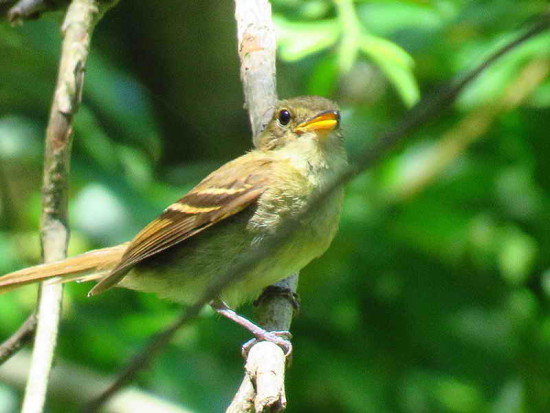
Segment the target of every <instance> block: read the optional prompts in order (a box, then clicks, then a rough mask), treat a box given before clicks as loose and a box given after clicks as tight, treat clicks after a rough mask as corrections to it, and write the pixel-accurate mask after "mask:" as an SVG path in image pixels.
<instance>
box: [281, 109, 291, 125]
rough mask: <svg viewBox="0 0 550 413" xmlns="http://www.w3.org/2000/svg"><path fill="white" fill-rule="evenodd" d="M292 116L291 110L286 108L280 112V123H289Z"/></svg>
mask: <svg viewBox="0 0 550 413" xmlns="http://www.w3.org/2000/svg"><path fill="white" fill-rule="evenodd" d="M291 118H292V116H291V114H290V112H289V111H288V110H286V109H283V110H281V111H280V112H279V123H280V124H281V125H283V126H284V125H288V123H289V122H290V119H291Z"/></svg>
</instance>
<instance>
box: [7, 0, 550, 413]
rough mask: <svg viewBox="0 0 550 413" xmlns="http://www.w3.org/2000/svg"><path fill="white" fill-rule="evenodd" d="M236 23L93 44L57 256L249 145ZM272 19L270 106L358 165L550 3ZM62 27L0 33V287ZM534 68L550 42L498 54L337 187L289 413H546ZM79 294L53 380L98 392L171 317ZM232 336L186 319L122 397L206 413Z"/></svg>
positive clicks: (139, 298) (216, 7)
mask: <svg viewBox="0 0 550 413" xmlns="http://www.w3.org/2000/svg"><path fill="white" fill-rule="evenodd" d="M233 7H234V5H233V2H231V1H224V0H204V1H190V0H187V1H176V0H165V1H162V2H153V1H139V2H138V1H121V2H120V4H119V5H118V6H117V7H116V8H114V9H113V10H111V11H110V12H109V13H108V14H107V15H106V17H105V18H104V20H103V21H102V22H101V23H100V25H99V26H98V28H97V31H96V35H95V37H94V39H93V47H92V54H91V57H90V62H89V66H88V68H87V72H86V83H85V92H84V101H83V105H82V109H81V110H80V112H79V114H78V116H77V117H76V120H75V134H74V145H73V158H72V176H71V191H70V193H71V202H70V210H71V211H70V214H71V226H72V238H71V248H70V253H71V254H76V253H79V252H83V251H86V250H88V249H90V248H96V247H102V246H108V245H112V244H115V243H118V242H121V241H125V240H127V239H129V238H131V237H132V236H133V235H134V234H135V233H136V232H137V231H138V230H139V229H140V228H141V227H142V226H143V225H145V224H146V223H147V222H148V221H149V220H151V219H153V218H154V217H155V216H156V215H157V214H159V212H160V211H162V209H163V208H164V207H165V206H166V205H167V204H169V203H170V202H172V201H174V200H176V199H178V198H179V197H180V196H181V195H182V194H184V193H185V191H186V190H188V189H190V188H191V187H192V186H193V185H194V184H195V183H197V182H198V181H199V180H200V179H201V178H202V177H203V176H204V175H205V174H207V173H208V172H209V171H211V170H212V169H214V168H215V167H217V166H219V165H221V164H223V163H224V162H226V161H228V160H230V159H232V158H233V157H236V156H238V155H240V154H242V153H243V152H244V151H246V150H247V149H248V148H250V146H251V137H250V132H249V127H248V124H247V122H248V120H247V115H246V112H245V111H244V109H243V98H242V89H241V85H240V81H239V72H238V70H239V69H238V57H237V52H236V27H235V22H234V19H233ZM273 9H274V14H275V18H276V22H277V27H278V30H279V33H278V34H279V46H280V47H279V60H278V88H279V94H280V96H282V97H290V96H294V95H301V94H320V95H324V96H327V97H331V98H334V99H335V100H337V101H338V102H339V103H340V104H341V106H342V109H343V127H344V131H345V136H346V139H347V146H348V148H349V150H350V153H351V154H352V155H353V154H356V153H357V152H358V151H359V150H361V149H362V148H365V147H368V146H369V145H371V144H372V143H374V142H375V141H376V139H377V137H378V136H379V135H380V132H382V131H385V130H387V129H388V128H391V127H392V125H395V124H396V122H398V120H399V119H400V118H401V117H402V115H403V113H404V112H405V111H406V109H407V107H409V106H411V105H412V104H413V103H414V102H415V101H416V100H417V99H418V98H419V96H424V95H427V94H430V93H432V92H433V91H435V90H437V88H438V87H440V86H441V85H443V84H444V83H445V82H446V81H447V80H449V79H451V78H453V77H454V76H456V75H457V74H458V73H461V72H464V71H465V70H467V69H468V68H471V67H473V66H474V65H475V64H477V63H478V62H480V61H481V60H482V59H483V58H484V57H486V56H487V55H488V54H489V53H490V52H491V51H493V50H495V49H496V48H497V47H499V46H500V45H502V44H503V43H504V42H506V41H507V40H509V39H511V38H512V37H513V36H514V35H516V34H517V33H519V32H520V31H521V30H522V29H523V28H524V27H525V25H526V24H528V23H529V22H530V21H532V17H533V16H536V15H537V14H542V13H543V12H544V11H545V10H547V2H546V1H544V0H522V1H517V0H476V1H473V0H416V1H415V0H364V1H355V2H352V1H351V0H338V1H329V0H310V1H300V0H273ZM61 19H62V14H61V13H53V14H48V15H45V16H43V17H42V18H41V19H39V20H36V21H31V22H27V23H25V24H24V25H23V26H19V27H10V26H9V25H8V24H6V23H5V22H2V23H1V24H0V257H1V259H0V273H5V272H9V271H13V270H16V269H19V268H21V267H24V266H27V265H30V264H34V263H36V262H38V260H39V254H40V251H39V243H38V236H37V228H38V225H39V216H40V189H39V188H40V179H41V172H42V171H41V162H42V150H43V136H44V129H45V125H46V121H47V116H48V109H49V104H50V102H51V97H52V92H53V87H54V83H55V77H56V71H57V61H58V57H59V49H60V37H59V24H60V21H61ZM549 59H550V35H548V34H545V35H541V36H538V37H537V38H535V39H532V40H530V41H529V42H527V43H526V44H524V45H523V46H521V47H519V48H517V49H516V50H514V51H513V52H511V53H509V54H508V55H506V56H505V57H504V58H503V59H502V60H501V61H500V62H499V63H497V64H495V65H494V67H492V68H491V69H490V70H488V71H487V72H486V73H485V74H483V75H482V76H481V77H480V78H479V79H477V80H476V81H475V82H474V83H473V84H472V85H471V86H470V87H469V88H468V89H467V90H466V92H465V93H464V94H463V95H462V96H461V97H460V99H459V101H458V103H457V104H456V105H455V106H454V107H453V108H452V109H451V110H448V111H445V112H444V113H443V114H442V116H440V117H439V118H438V120H437V121H434V122H431V123H430V124H429V125H427V126H425V127H424V128H422V130H421V131H420V132H418V133H417V134H416V135H414V136H410V137H408V138H407V140H406V142H405V144H404V145H401V146H400V147H398V148H395V149H394V150H393V151H392V152H391V153H389V154H388V155H387V156H385V157H384V158H383V159H382V160H381V161H380V162H379V163H377V165H376V166H375V167H373V168H371V169H370V170H368V171H367V172H365V173H363V174H361V175H360V176H359V177H357V178H356V179H354V180H353V182H352V183H351V184H349V185H348V187H347V195H346V202H345V208H344V213H343V217H342V222H341V226H340V232H339V234H338V236H337V238H336V239H335V241H334V243H333V245H332V247H331V249H330V250H329V252H327V254H325V255H324V256H323V257H322V258H320V259H318V260H317V261H315V262H314V263H312V264H311V265H310V266H309V267H308V268H306V269H305V270H304V271H303V274H302V277H301V285H300V289H299V291H300V294H301V297H302V308H301V312H300V314H299V316H298V317H297V318H296V319H295V322H294V325H293V329H292V330H293V333H294V336H295V338H294V340H293V342H294V346H295V354H294V360H293V364H292V367H291V368H290V369H289V371H288V376H287V391H288V399H289V409H288V410H289V411H291V412H304V411H319V412H340V411H341V412H414V413H416V412H456V413H466V412H499V413H501V412H544V411H550V314H549V299H550V256H549V251H550V163H549V162H548V159H550V136H549V131H550V112H549V110H548V108H549V106H550V81H549V80H548V77H547V76H545V73H546V74H547V73H548V71H547V69H548V65H549ZM545 70H546V72H545ZM89 288H90V287H89V285H68V286H67V288H66V294H65V302H64V317H63V322H62V326H61V335H60V337H59V347H58V359H59V360H60V361H59V362H60V363H62V362H71V363H73V364H74V365H76V366H82V367H83V368H86V369H89V370H92V371H94V372H96V373H97V374H100V375H102V376H104V377H109V376H110V375H112V374H114V373H115V372H117V371H118V370H119V369H120V367H121V366H122V365H123V363H124V361H125V360H127V358H128V357H129V356H130V355H132V354H134V352H135V351H137V350H138V349H139V348H140V346H141V345H142V344H143V343H144V342H145V341H146V340H147V339H148V338H149V337H150V336H151V335H152V334H154V333H155V332H156V331H158V330H159V329H161V328H162V327H163V326H165V325H166V324H167V323H168V322H169V321H170V320H172V319H174V318H175V317H176V315H177V314H178V313H179V311H180V309H179V308H178V306H177V305H174V304H171V303H167V302H163V301H160V300H159V299H157V298H156V297H154V296H149V295H145V294H137V293H134V292H129V291H123V290H120V291H118V290H117V291H115V292H111V293H109V294H105V295H102V296H100V297H97V298H95V297H94V298H93V299H88V298H86V292H87V291H88V289H89ZM35 296H36V292H35V288H34V287H27V288H24V289H21V290H20V291H16V292H12V293H9V294H6V295H3V296H2V297H0V339H4V338H6V337H8V336H9V335H10V334H11V333H12V332H13V331H14V330H15V329H16V328H17V327H18V326H19V324H20V323H21V322H22V321H23V320H24V319H25V318H26V316H27V315H28V314H29V313H30V312H31V311H32V308H33V306H34V302H35ZM242 312H243V313H244V314H245V315H252V309H251V308H250V307H246V308H243V309H242ZM246 339H248V336H247V334H246V333H245V332H244V331H241V329H240V328H238V327H236V326H234V325H232V324H231V323H229V322H228V321H226V320H221V319H219V318H218V317H215V316H213V315H212V314H211V313H209V312H205V314H204V316H203V317H201V319H200V320H198V321H197V322H195V323H194V324H193V325H191V326H189V327H187V328H185V329H183V330H182V331H181V332H180V333H179V334H178V336H177V338H176V340H175V341H174V342H173V343H172V344H171V345H170V346H169V347H168V348H167V350H166V351H165V352H164V353H163V354H162V356H161V357H160V358H159V359H158V360H157V361H156V362H155V364H154V366H152V368H151V369H150V370H149V371H147V372H146V373H144V374H142V375H141V376H140V379H139V381H138V384H139V386H140V387H142V388H144V389H147V390H148V391H151V392H153V393H155V394H157V395H159V396H160V397H162V398H165V399H166V400H168V401H170V402H172V403H174V404H175V405H179V406H183V407H185V408H188V409H190V410H191V411H196V412H218V411H221V410H223V409H224V407H225V406H226V405H227V404H228V403H229V401H230V399H231V397H232V395H233V394H234V392H235V391H236V389H237V386H238V385H239V383H240V380H241V377H242V360H241V357H240V345H241V343H242V342H244V341H245V340H246ZM21 394H22V390H21V388H15V387H10V386H8V385H6V384H1V383H0V412H2V413H4V412H11V411H17V410H18V407H17V406H18V405H19V402H20V397H21ZM60 394H61V395H60ZM74 399H75V397H74V395H72V396H70V397H68V396H63V395H62V392H59V391H52V397H51V399H50V402H49V409H48V411H51V412H62V411H63V412H65V411H71V410H74V409H75V408H76V405H75V404H74Z"/></svg>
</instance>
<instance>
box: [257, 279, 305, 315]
mask: <svg viewBox="0 0 550 413" xmlns="http://www.w3.org/2000/svg"><path fill="white" fill-rule="evenodd" d="M271 297H283V298H286V299H287V300H288V302H289V303H290V305H292V308H293V309H294V315H296V314H298V313H299V312H300V296H299V295H298V293H297V292H294V291H292V290H291V289H290V288H288V287H282V286H280V285H276V284H273V285H270V286H269V287H266V288H264V290H263V291H262V293H261V294H260V296H259V297H258V298H257V299H256V301H254V303H253V304H254V305H255V306H259V305H262V304H263V303H264V301H266V300H269V299H270V298H271Z"/></svg>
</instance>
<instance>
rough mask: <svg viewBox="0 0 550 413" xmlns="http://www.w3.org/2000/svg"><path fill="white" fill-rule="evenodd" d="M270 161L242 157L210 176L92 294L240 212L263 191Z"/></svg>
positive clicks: (139, 239)
mask: <svg viewBox="0 0 550 413" xmlns="http://www.w3.org/2000/svg"><path fill="white" fill-rule="evenodd" d="M271 165H272V163H271V161H270V160H269V159H265V158H257V157H256V158H254V157H250V158H248V159H247V158H246V157H244V158H239V162H236V161H232V162H229V163H227V164H225V165H224V166H222V167H221V168H219V169H218V170H216V171H214V172H213V173H211V174H210V175H209V176H207V177H206V178H205V179H204V180H203V181H202V182H201V183H199V184H198V185H197V186H196V187H195V188H193V189H192V190H191V191H190V192H189V193H187V195H185V196H184V197H183V198H181V199H180V200H179V201H177V202H175V203H173V204H172V205H170V206H169V207H168V208H166V209H165V210H164V212H163V213H162V214H161V215H160V216H159V217H158V218H157V219H155V220H154V221H152V222H151V223H150V224H149V225H147V226H146V227H145V228H144V229H143V230H141V231H140V232H139V233H138V234H137V235H136V237H135V238H134V239H133V240H132V242H131V243H130V245H129V246H128V249H127V250H126V252H125V253H124V255H123V257H122V259H121V260H120V262H119V263H118V265H117V266H116V267H115V268H114V269H113V271H112V272H111V273H110V274H109V275H108V276H107V277H105V278H104V279H103V280H101V281H100V282H99V283H98V284H97V285H96V286H95V287H94V288H93V289H92V290H91V291H90V293H89V295H96V294H99V293H102V292H103V291H106V290H107V289H109V288H111V287H113V286H114V285H115V284H117V283H118V282H119V281H120V280H122V278H124V276H125V275H126V274H127V273H128V271H130V269H131V268H132V267H133V266H135V265H136V264H137V263H139V262H141V261H143V260H145V259H147V258H149V257H151V256H153V255H155V254H158V253H159V252H162V251H164V250H166V249H168V248H170V247H172V246H174V245H176V244H178V243H180V242H182V241H184V240H186V239H188V238H190V237H192V236H193V235H196V234H198V233H200V232H202V231H204V230H205V229H207V228H209V227H211V226H213V225H215V224H216V223H218V222H220V221H222V220H224V219H225V218H228V217H230V216H232V215H235V214H237V213H238V212H241V211H242V210H244V209H245V208H247V207H248V206H250V205H251V204H253V203H254V202H255V201H256V200H257V199H258V197H259V196H260V195H261V194H262V193H263V192H264V190H265V189H266V186H267V185H268V179H269V176H270V170H271Z"/></svg>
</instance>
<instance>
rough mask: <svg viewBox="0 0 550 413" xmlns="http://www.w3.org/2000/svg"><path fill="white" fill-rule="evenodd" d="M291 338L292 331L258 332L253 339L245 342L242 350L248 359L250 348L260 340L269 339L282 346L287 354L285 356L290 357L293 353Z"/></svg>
mask: <svg viewBox="0 0 550 413" xmlns="http://www.w3.org/2000/svg"><path fill="white" fill-rule="evenodd" d="M291 338H292V334H291V333H290V331H265V332H263V333H261V334H257V335H256V338H253V339H252V340H249V341H247V342H246V343H244V344H243V346H242V350H241V352H242V355H243V357H244V359H245V360H246V359H247V357H248V353H249V352H250V349H251V348H252V347H253V346H254V345H255V344H256V343H259V342H260V341H269V342H271V343H273V344H277V345H278V346H279V347H281V349H282V350H283V352H284V354H285V357H286V358H289V357H290V355H291V354H292V343H291V342H290V339H291Z"/></svg>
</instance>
